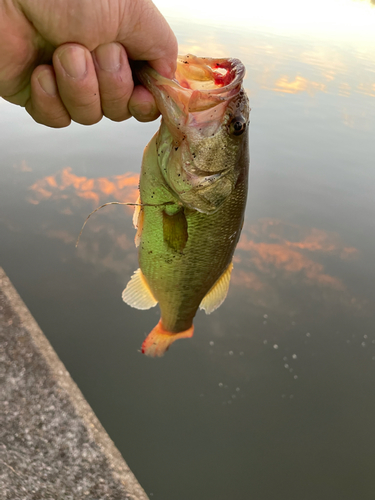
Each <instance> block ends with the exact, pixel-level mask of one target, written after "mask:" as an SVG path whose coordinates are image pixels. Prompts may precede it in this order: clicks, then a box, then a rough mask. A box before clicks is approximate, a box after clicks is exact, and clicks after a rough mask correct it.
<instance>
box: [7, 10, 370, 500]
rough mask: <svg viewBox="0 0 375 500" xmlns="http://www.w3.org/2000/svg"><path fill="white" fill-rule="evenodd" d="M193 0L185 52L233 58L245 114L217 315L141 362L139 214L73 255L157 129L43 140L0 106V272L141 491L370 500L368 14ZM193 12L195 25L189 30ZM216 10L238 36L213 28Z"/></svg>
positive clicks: (151, 318) (144, 322) (46, 135)
mask: <svg viewBox="0 0 375 500" xmlns="http://www.w3.org/2000/svg"><path fill="white" fill-rule="evenodd" d="M275 3H278V5H279V7H277V8H276V10H275V11H273V12H269V19H271V21H270V23H268V24H267V15H268V14H267V12H266V11H267V10H268V11H270V10H272V9H271V8H270V7H272V6H273V5H274V4H275ZM199 4H200V6H202V9H200V8H197V7H196V6H194V2H189V3H187V4H183V5H182V4H181V6H179V5H178V4H176V2H174V5H175V7H176V8H177V7H178V8H180V9H181V8H183V9H184V13H185V12H186V16H185V14H181V11H180V12H179V13H178V16H179V18H178V19H177V20H176V18H170V20H171V24H172V25H173V27H174V29H175V31H176V33H177V35H178V38H179V42H180V51H181V52H182V53H186V52H193V53H194V52H196V53H198V55H199V54H200V55H206V54H208V53H209V55H216V56H228V55H229V56H234V57H239V58H240V59H241V60H243V62H244V63H245V65H246V67H247V80H246V89H247V91H248V92H249V95H250V100H251V107H252V116H251V120H252V123H251V126H250V139H251V156H252V157H251V167H250V171H251V175H250V196H249V203H248V208H247V217H246V224H245V226H244V230H243V236H242V239H241V241H240V243H239V247H238V249H237V252H236V255H235V260H236V261H235V266H234V271H233V275H232V284H231V287H230V291H229V295H228V298H227V300H226V301H225V302H224V304H223V305H222V306H221V307H220V308H219V309H218V310H217V311H215V313H213V314H212V315H210V316H206V315H205V314H203V313H202V314H200V313H198V315H197V318H196V335H195V336H194V337H193V339H192V340H191V342H190V343H188V342H186V343H185V344H183V343H182V345H181V346H179V345H177V344H178V343H176V347H175V348H174V350H173V352H171V355H170V356H166V357H165V358H164V359H163V360H161V363H153V362H152V360H145V359H144V358H143V357H142V356H141V355H140V354H139V353H138V349H139V344H140V340H141V339H142V337H143V336H145V335H147V333H148V332H149V331H150V329H151V328H152V327H153V326H154V325H155V323H156V321H157V319H158V312H157V311H155V310H151V311H145V312H144V313H141V312H140V311H136V310H134V309H132V308H130V307H126V306H125V305H124V304H123V303H122V301H121V291H122V289H123V288H124V286H125V284H126V282H127V280H128V278H129V277H130V275H131V274H132V272H133V271H134V269H136V268H137V267H138V265H137V251H136V248H135V246H134V241H133V239H134V234H135V230H134V228H133V227H132V221H131V217H132V211H131V209H130V208H128V207H116V206H112V207H106V208H104V209H103V210H101V211H99V212H98V213H97V214H95V215H94V216H93V217H92V218H91V219H90V220H89V222H88V224H87V226H86V228H85V231H84V233H83V235H82V239H81V242H80V246H79V248H78V250H76V249H75V247H74V242H75V240H76V238H77V236H78V233H79V231H80V229H81V226H82V223H83V221H84V220H85V218H86V216H87V215H88V214H89V213H90V212H91V210H93V209H94V208H96V207H97V206H98V205H100V204H102V203H105V202H107V201H112V200H113V201H115V200H118V201H131V200H133V201H134V200H135V198H136V188H137V176H136V174H135V173H132V172H135V171H137V169H138V168H139V165H140V161H141V154H142V149H143V147H144V146H145V145H146V143H147V142H148V141H149V139H150V137H151V136H152V134H153V132H154V131H155V130H156V128H157V124H153V125H145V124H141V125H138V124H136V123H134V122H128V123H124V124H111V123H109V122H108V121H105V120H103V121H102V122H101V123H100V124H98V125H95V126H94V127H90V128H85V127H79V126H77V125H74V124H73V125H72V126H71V127H69V128H68V129H65V130H61V131H54V130H49V129H47V128H43V127H40V126H38V125H36V124H34V123H33V122H32V121H31V120H29V119H28V118H27V116H26V115H25V113H23V112H22V110H21V109H18V108H16V107H14V106H10V105H9V104H7V103H4V102H2V101H0V109H1V114H0V132H1V134H0V137H1V139H0V140H1V147H2V149H1V165H0V170H1V182H0V260H1V265H2V266H3V267H4V268H5V269H6V271H7V273H8V274H9V275H10V277H11V279H12V280H13V281H14V283H15V285H16V287H17V288H18V290H19V292H20V293H21V295H22V297H23V299H24V300H25V301H26V303H27V305H28V306H29V307H30V308H31V311H32V313H33V314H34V315H35V317H36V319H37V320H38V322H39V323H40V325H41V326H42V328H43V330H44V331H45V332H46V333H47V334H48V335H49V337H50V339H51V342H52V343H53V345H54V347H55V348H56V349H57V350H58V353H59V355H60V356H61V357H62V359H63V361H64V362H65V364H66V365H67V367H68V368H69V370H70V372H71V373H72V375H73V378H74V379H75V380H76V381H77V382H78V385H79V386H80V388H81V389H82V390H83V392H84V394H85V396H86V397H87V398H88V400H89V402H90V404H91V405H92V406H93V407H94V410H95V411H96V413H97V414H98V416H99V418H100V419H101V420H102V422H103V424H104V426H105V427H106V429H107V430H108V431H109V433H110V435H111V437H112V438H113V439H114V441H115V443H116V445H117V446H118V447H119V448H120V450H121V451H122V452H123V454H124V456H125V458H126V459H127V461H128V463H129V465H130V467H131V468H132V469H133V471H134V472H135V473H136V475H137V477H138V478H139V480H140V482H141V484H142V485H143V486H144V487H145V488H146V491H147V492H154V495H153V497H150V498H153V499H163V500H175V499H179V500H190V499H191V498H194V499H197V500H207V499H211V498H215V499H216V500H224V499H227V498H235V499H236V500H237V499H238V500H247V499H248V498H249V497H251V498H253V497H254V498H256V499H260V500H269V499H270V498H288V499H291V500H300V499H301V498H308V499H309V500H310V498H311V499H313V500H315V499H317V498H319V499H320V500H331V499H332V498H340V500H353V499H357V498H359V499H361V500H372V498H373V496H374V491H375V480H374V474H373V470H372V468H371V467H370V466H369V464H372V463H374V449H375V448H374V430H373V422H374V418H375V400H374V390H373V387H374V374H375V338H374V332H375V323H374V310H375V292H374V281H375V271H374V254H375V240H374V234H375V208H374V185H375V171H374V168H373V164H374V158H375V142H374V140H373V131H374V129H375V106H374V103H375V101H374V94H375V88H374V75H375V37H374V28H373V26H374V15H375V10H374V8H373V7H372V6H371V5H370V2H368V1H366V0H363V1H359V2H355V1H353V0H340V1H336V0H320V1H318V2H314V3H310V4H309V8H308V9H306V4H304V3H303V2H299V4H300V8H299V9H297V10H295V11H294V12H293V14H295V12H297V11H298V10H299V11H300V13H301V11H302V9H303V10H304V12H305V14H304V15H305V18H307V17H308V15H309V14H310V13H311V14H312V15H311V17H312V18H313V20H314V23H312V25H311V26H310V27H307V28H306V26H307V25H306V24H303V22H302V23H299V21H294V26H291V24H289V25H288V24H287V19H286V18H287V17H288V16H291V11H290V9H289V11H288V8H289V7H290V6H291V2H282V3H280V2H276V0H275V2H266V3H261V2H249V6H250V7H251V11H252V12H250V10H249V14H252V13H254V16H250V17H249V16H248V14H247V13H246V12H244V11H242V12H241V11H240V7H239V6H236V8H235V9H228V6H227V4H225V6H224V7H223V8H222V9H221V10H220V8H219V6H218V4H215V5H217V7H216V8H215V5H214V4H209V5H208V6H207V5H206V4H204V5H203V3H202V2H200V3H199ZM258 6H259V10H260V11H263V12H264V23H263V24H258V25H256V21H254V19H256V18H257V16H258V20H259V17H260V14H259V11H258V12H256V10H257V8H258ZM237 7H238V8H237ZM204 9H206V11H207V22H206V20H205V21H204V22H201V24H199V23H197V22H195V21H193V20H192V21H191V22H190V21H189V22H187V21H186V19H189V12H190V18H191V19H193V18H197V16H201V10H203V11H204V12H206V11H205V10H204ZM282 9H284V13H281V14H283V15H282V16H281V17H280V19H281V21H280V22H279V25H278V26H277V29H275V26H276V24H277V15H278V14H279V13H280V11H281V10H282ZM326 11H327V12H326ZM204 12H203V13H204ZM216 12H219V14H220V15H222V16H223V17H225V16H227V17H229V15H230V16H232V19H233V23H232V24H230V22H229V21H225V20H224V22H223V23H222V24H221V25H220V26H219V28H217V27H216V26H215V22H216V21H215V20H213V21H212V22H211V21H210V20H209V17H210V15H211V17H212V18H214V17H215V14H216ZM326 13H327V15H325V14H326ZM266 14H267V15H266ZM202 15H203V14H202ZM246 16H248V17H246ZM239 17H241V18H242V20H243V23H242V25H240V24H239V23H237V22H235V21H236V19H237V18H239ZM291 17H292V16H291ZM200 18H201V17H200ZM181 19H182V20H183V21H181ZM201 19H202V18H201ZM300 20H302V21H303V16H302V14H301V17H300ZM352 20H353V22H352ZM240 21H241V20H240ZM284 21H285V23H284ZM305 21H306V19H305ZM344 21H345V22H344ZM340 23H341V24H340ZM370 25H371V28H369V27H370ZM362 26H363V29H362ZM298 33H299V34H298ZM153 127H154V128H153ZM67 165H69V167H70V168H67ZM125 172H128V173H127V174H125V175H124V173H125ZM293 355H296V356H297V358H294V357H293ZM148 361H151V362H148ZM286 365H288V367H286ZM291 370H292V371H291ZM295 376H297V377H298V378H295ZM220 384H221V385H220ZM236 388H240V391H237V390H236ZM232 396H236V397H235V398H233V397H232ZM229 401H231V403H229ZM156 430H157V431H156ZM165 464H168V467H167V471H166V467H165ZM271 476H272V480H271V481H270V477H271ZM192 477H194V481H193V482H192V481H191V478H192Z"/></svg>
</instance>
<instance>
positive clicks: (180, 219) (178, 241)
mask: <svg viewBox="0 0 375 500" xmlns="http://www.w3.org/2000/svg"><path fill="white" fill-rule="evenodd" d="M163 238H164V241H165V242H166V243H167V244H168V245H169V246H170V247H171V248H173V250H176V252H182V250H183V249H184V248H185V245H186V242H187V239H188V226H187V221H186V216H185V213H184V211H183V210H180V211H179V212H177V213H175V214H173V215H168V214H167V213H165V212H163Z"/></svg>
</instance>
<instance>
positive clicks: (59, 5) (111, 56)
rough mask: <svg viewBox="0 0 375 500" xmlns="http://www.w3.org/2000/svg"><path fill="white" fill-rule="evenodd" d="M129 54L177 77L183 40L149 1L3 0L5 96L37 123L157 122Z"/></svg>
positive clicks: (1, 81)
mask: <svg viewBox="0 0 375 500" xmlns="http://www.w3.org/2000/svg"><path fill="white" fill-rule="evenodd" d="M128 57H129V58H130V59H132V60H147V61H149V63H150V65H151V66H152V67H153V68H155V70H156V71H158V72H159V73H161V74H162V75H164V76H166V77H168V78H171V77H173V74H174V71H175V69H176V59H177V41H176V38H175V36H174V34H173V32H172V30H171V29H170V27H169V25H168V24H167V22H166V20H165V19H164V17H163V16H162V15H161V14H160V12H159V11H158V10H157V8H156V7H155V5H154V4H153V3H152V2H151V0H79V1H77V0H0V96H2V97H4V99H6V100H7V101H9V102H12V103H14V104H18V105H20V106H24V107H26V110H27V111H28V112H29V113H30V115H31V116H32V117H33V118H34V119H35V120H36V121H37V122H39V123H42V124H44V125H48V126H50V127H65V126H67V125H69V123H70V121H71V120H74V121H76V122H78V123H82V124H84V125H91V124H93V123H97V122H98V121H99V120H100V119H101V118H102V116H103V115H104V116H106V117H108V118H110V119H111V120H115V121H122V120H126V119H127V118H129V117H130V116H132V115H133V116H134V117H135V118H137V119H138V120H140V121H151V120H154V119H155V118H156V117H157V116H158V115H159V112H158V110H157V108H156V104H155V101H154V99H153V97H152V96H151V94H150V93H149V92H148V91H147V90H146V89H145V88H144V87H142V86H140V85H137V86H134V81H133V75H132V71H131V68H130V65H129V61H128Z"/></svg>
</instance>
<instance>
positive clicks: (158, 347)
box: [142, 320, 194, 358]
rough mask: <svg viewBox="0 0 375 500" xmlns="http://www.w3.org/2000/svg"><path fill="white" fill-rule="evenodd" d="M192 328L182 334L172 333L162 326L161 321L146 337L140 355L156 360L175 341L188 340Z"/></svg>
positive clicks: (192, 330) (192, 331)
mask: <svg viewBox="0 0 375 500" xmlns="http://www.w3.org/2000/svg"><path fill="white" fill-rule="evenodd" d="M193 333H194V326H193V325H191V327H190V328H189V329H188V330H185V331H184V332H179V333H172V332H169V331H168V330H165V328H164V327H163V325H162V322H161V320H160V321H159V323H158V324H157V325H156V326H155V328H154V329H153V330H152V331H151V333H150V334H149V335H148V336H147V338H146V339H145V340H144V342H143V344H142V353H143V354H146V356H151V357H152V358H156V357H157V356H158V357H160V356H163V354H164V353H165V351H167V350H168V348H169V346H170V345H171V344H172V343H173V342H174V341H175V340H177V339H188V338H190V337H192V336H193Z"/></svg>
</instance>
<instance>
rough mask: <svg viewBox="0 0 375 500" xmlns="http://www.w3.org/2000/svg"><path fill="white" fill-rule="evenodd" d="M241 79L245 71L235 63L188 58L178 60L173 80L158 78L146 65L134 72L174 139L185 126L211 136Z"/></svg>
mask: <svg viewBox="0 0 375 500" xmlns="http://www.w3.org/2000/svg"><path fill="white" fill-rule="evenodd" d="M244 75H245V67H244V65H243V64H242V63H241V61H239V60H238V59H232V58H227V59H224V58H210V57H197V56H194V55H192V54H188V55H186V56H179V57H178V59H177V70H176V75H175V78H174V79H173V80H170V79H168V78H165V77H163V76H161V75H159V74H158V73H157V72H156V71H155V70H154V69H153V68H151V67H150V66H149V65H148V64H144V65H143V66H142V67H141V68H140V69H139V70H138V71H137V76H138V78H139V80H140V81H141V83H142V84H143V85H144V86H145V87H146V88H147V89H148V90H149V91H150V92H151V93H152V94H153V96H154V98H155V100H156V104H157V106H158V108H159V110H160V112H161V114H162V116H163V119H164V120H165V121H167V123H168V125H169V127H168V128H169V129H170V131H171V132H172V133H173V131H174V132H175V133H176V134H178V135H180V134H179V133H178V131H183V129H184V128H185V126H189V127H191V126H195V127H197V128H199V126H201V129H199V130H200V131H201V132H202V131H203V133H204V130H205V131H206V133H204V135H212V132H213V131H214V130H215V129H216V128H217V126H218V125H219V123H220V122H222V121H223V117H224V115H225V111H226V109H227V106H228V103H229V102H230V101H232V100H233V98H234V97H236V96H237V95H238V94H239V92H240V91H241V85H242V81H243V78H244ZM209 124H210V126H208V127H207V125H209ZM215 124H216V127H215Z"/></svg>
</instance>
